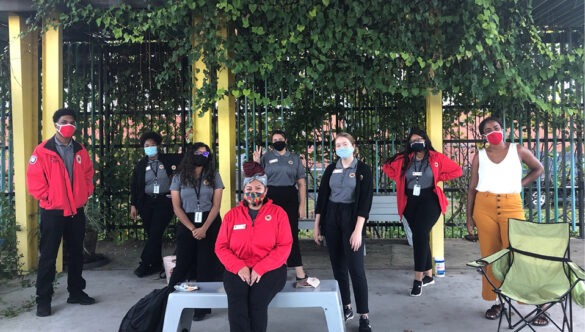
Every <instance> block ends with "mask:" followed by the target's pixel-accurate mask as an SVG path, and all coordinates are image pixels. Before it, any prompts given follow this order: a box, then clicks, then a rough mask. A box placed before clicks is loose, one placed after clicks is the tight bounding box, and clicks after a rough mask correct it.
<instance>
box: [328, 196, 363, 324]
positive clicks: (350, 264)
mask: <svg viewBox="0 0 585 332" xmlns="http://www.w3.org/2000/svg"><path fill="white" fill-rule="evenodd" d="M353 209H354V204H343V203H334V202H331V201H329V202H328V203H327V214H326V215H325V218H326V220H325V239H326V241H327V249H329V259H330V260H331V268H332V269H333V276H334V277H335V280H337V283H338V284H339V291H340V293H341V302H342V303H343V305H344V306H346V305H349V304H351V294H350V291H349V276H351V284H352V286H353V293H354V297H355V303H356V309H357V312H358V313H360V314H367V313H368V312H369V308H368V280H367V279H366V271H365V269H364V245H365V239H364V238H363V237H362V245H361V246H360V248H359V249H358V251H353V249H352V248H351V245H350V244H349V238H350V237H351V233H353V230H354V229H355V224H356V221H357V220H352V215H353ZM348 270H349V276H348Z"/></svg>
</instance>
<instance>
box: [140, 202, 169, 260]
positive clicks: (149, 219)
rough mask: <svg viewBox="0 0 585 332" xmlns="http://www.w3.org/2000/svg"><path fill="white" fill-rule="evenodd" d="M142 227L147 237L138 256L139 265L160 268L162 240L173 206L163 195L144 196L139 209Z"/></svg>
mask: <svg viewBox="0 0 585 332" xmlns="http://www.w3.org/2000/svg"><path fill="white" fill-rule="evenodd" d="M139 213H140V217H141V218H142V227H143V228H144V232H145V233H146V235H147V240H146V244H145V245H144V249H142V254H141V255H140V260H141V264H145V265H151V266H153V267H155V268H158V267H162V238H163V234H164V232H165V229H166V228H167V226H168V225H169V222H170V221H171V218H172V217H173V204H172V202H171V199H170V198H168V197H166V196H165V195H160V196H157V197H156V198H152V197H149V196H145V203H144V204H143V205H142V206H141V207H140V211H139Z"/></svg>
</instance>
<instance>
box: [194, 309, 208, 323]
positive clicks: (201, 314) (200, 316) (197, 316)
mask: <svg viewBox="0 0 585 332" xmlns="http://www.w3.org/2000/svg"><path fill="white" fill-rule="evenodd" d="M210 313H211V309H195V311H194V312H193V320H194V321H196V322H199V321H202V320H204V319H205V316H206V315H209V314H210Z"/></svg>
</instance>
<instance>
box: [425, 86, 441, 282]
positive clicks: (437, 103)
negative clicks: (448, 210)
mask: <svg viewBox="0 0 585 332" xmlns="http://www.w3.org/2000/svg"><path fill="white" fill-rule="evenodd" d="M426 112H427V124H426V125H427V130H426V131H427V135H429V138H430V140H431V142H433V147H434V148H435V149H436V150H437V151H439V152H442V151H443V97H442V93H441V91H439V92H437V93H433V91H432V90H430V89H429V90H428V93H427V97H426ZM444 238H445V222H444V216H443V215H441V216H440V217H439V220H438V221H437V223H436V224H435V226H434V227H433V229H432V231H431V252H432V255H433V257H443V258H444V257H445V241H444ZM435 268H436V267H435ZM435 273H436V270H435Z"/></svg>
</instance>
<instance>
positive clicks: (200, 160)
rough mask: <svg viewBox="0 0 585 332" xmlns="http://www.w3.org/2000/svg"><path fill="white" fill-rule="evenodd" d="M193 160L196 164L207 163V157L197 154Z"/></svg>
mask: <svg viewBox="0 0 585 332" xmlns="http://www.w3.org/2000/svg"><path fill="white" fill-rule="evenodd" d="M193 162H194V163H195V166H205V165H207V157H205V156H201V155H196V156H195V157H194V159H193Z"/></svg>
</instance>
